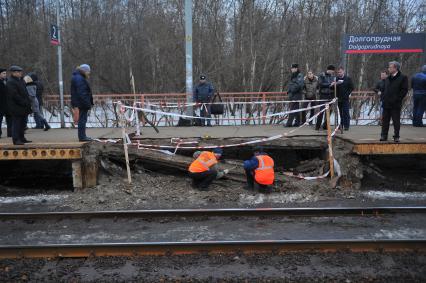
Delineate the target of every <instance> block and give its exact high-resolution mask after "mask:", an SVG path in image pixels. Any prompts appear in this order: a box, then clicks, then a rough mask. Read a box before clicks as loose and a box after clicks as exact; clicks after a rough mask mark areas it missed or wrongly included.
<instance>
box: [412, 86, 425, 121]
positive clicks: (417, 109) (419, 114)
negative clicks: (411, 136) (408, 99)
mask: <svg viewBox="0 0 426 283" xmlns="http://www.w3.org/2000/svg"><path fill="white" fill-rule="evenodd" d="M413 104H414V106H413V126H415V127H423V115H424V113H425V111H426V94H420V95H419V94H414V96H413Z"/></svg>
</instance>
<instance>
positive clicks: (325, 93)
mask: <svg viewBox="0 0 426 283" xmlns="http://www.w3.org/2000/svg"><path fill="white" fill-rule="evenodd" d="M335 71H336V67H334V66H333V65H328V66H327V71H326V72H325V73H322V74H321V75H320V76H319V79H318V87H319V95H320V97H319V98H320V99H321V100H326V101H321V102H320V104H324V103H325V102H327V101H331V100H332V99H333V98H334V86H332V83H333V82H334V81H336V77H335V75H334V73H335ZM323 109H324V106H322V107H321V108H320V111H321V110H323ZM330 113H331V107H330ZM323 117H324V112H322V113H321V114H319V115H318V119H317V124H316V126H315V130H317V131H319V129H320V127H321V123H322V118H323ZM322 128H323V129H324V130H325V129H327V123H326V121H324V123H323V124H322Z"/></svg>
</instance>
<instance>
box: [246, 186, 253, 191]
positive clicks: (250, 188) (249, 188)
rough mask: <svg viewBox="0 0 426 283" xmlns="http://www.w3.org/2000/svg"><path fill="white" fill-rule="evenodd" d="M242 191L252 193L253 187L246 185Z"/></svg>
mask: <svg viewBox="0 0 426 283" xmlns="http://www.w3.org/2000/svg"><path fill="white" fill-rule="evenodd" d="M244 190H246V191H254V187H253V186H248V185H246V186H244Z"/></svg>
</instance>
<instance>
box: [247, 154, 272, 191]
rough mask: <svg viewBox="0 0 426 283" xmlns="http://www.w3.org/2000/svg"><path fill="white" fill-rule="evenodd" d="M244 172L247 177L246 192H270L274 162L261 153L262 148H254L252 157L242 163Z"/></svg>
mask: <svg viewBox="0 0 426 283" xmlns="http://www.w3.org/2000/svg"><path fill="white" fill-rule="evenodd" d="M244 170H245V171H246V176H247V186H246V189H247V190H255V189H256V190H258V191H259V192H262V193H270V192H272V187H271V185H272V184H273V183H274V179H275V174H274V160H273V159H272V158H271V157H270V156H269V155H268V154H266V153H265V152H264V151H263V148H261V147H258V148H256V149H255V152H254V156H253V157H252V158H251V159H249V160H246V161H244Z"/></svg>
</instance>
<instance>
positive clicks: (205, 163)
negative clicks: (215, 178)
mask: <svg viewBox="0 0 426 283" xmlns="http://www.w3.org/2000/svg"><path fill="white" fill-rule="evenodd" d="M216 163H217V159H216V156H215V155H214V153H213V152H210V151H203V152H201V154H200V155H199V156H198V158H197V159H195V160H194V161H193V162H192V163H191V165H190V166H189V169H188V170H189V172H191V173H201V172H205V171H208V170H209V169H210V167H212V166H213V165H215V164H216Z"/></svg>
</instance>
